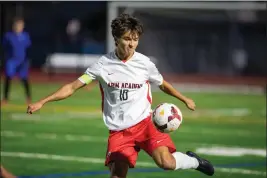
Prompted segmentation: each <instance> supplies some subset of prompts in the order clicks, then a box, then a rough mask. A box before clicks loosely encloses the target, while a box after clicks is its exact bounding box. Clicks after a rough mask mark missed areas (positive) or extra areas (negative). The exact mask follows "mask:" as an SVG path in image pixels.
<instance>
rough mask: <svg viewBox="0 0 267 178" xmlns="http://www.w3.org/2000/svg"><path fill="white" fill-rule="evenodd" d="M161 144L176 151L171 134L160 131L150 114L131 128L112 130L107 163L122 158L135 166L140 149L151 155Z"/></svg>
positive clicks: (131, 165)
mask: <svg viewBox="0 0 267 178" xmlns="http://www.w3.org/2000/svg"><path fill="white" fill-rule="evenodd" d="M159 146H167V147H168V148H169V151H170V152H171V153H173V152H175V151H176V147H175V145H174V143H173V142H172V140H171V138H170V136H169V135H168V134H166V133H161V132H159V131H158V130H157V129H156V128H155V126H154V124H153V122H152V121H151V116H149V117H148V118H146V119H144V120H143V121H141V122H140V123H138V124H136V125H134V126H132V127H130V128H127V129H124V130H121V131H110V134H109V138H108V148H107V154H106V162H105V165H106V166H107V165H108V164H109V163H110V162H112V161H117V160H121V161H127V162H128V163H129V167H130V168H133V167H135V164H136V160H137V156H138V152H139V151H140V149H143V150H144V151H145V152H147V153H148V154H149V155H150V156H151V155H152V152H153V151H154V150H155V149H156V148H157V147H159Z"/></svg>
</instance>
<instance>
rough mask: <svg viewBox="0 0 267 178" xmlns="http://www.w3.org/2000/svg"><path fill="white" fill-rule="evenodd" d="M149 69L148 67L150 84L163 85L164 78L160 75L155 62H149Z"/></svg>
mask: <svg viewBox="0 0 267 178" xmlns="http://www.w3.org/2000/svg"><path fill="white" fill-rule="evenodd" d="M147 67H148V77H149V82H151V83H153V84H155V85H158V86H159V85H161V84H162V83H163V77H162V75H161V74H160V72H159V70H158V68H157V67H156V65H155V64H154V63H153V62H151V61H148V62H147Z"/></svg>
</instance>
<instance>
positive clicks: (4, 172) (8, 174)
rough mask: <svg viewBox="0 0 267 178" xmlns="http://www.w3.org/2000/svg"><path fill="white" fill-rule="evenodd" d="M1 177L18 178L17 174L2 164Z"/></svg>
mask: <svg viewBox="0 0 267 178" xmlns="http://www.w3.org/2000/svg"><path fill="white" fill-rule="evenodd" d="M0 177H1V178H16V176H14V175H13V174H12V173H10V172H8V171H7V170H6V169H5V168H4V167H3V166H2V165H1V172H0Z"/></svg>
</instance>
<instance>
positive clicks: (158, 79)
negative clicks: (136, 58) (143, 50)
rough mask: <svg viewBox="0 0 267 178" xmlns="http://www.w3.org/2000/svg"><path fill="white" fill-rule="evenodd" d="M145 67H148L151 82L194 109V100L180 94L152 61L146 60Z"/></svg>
mask: <svg viewBox="0 0 267 178" xmlns="http://www.w3.org/2000/svg"><path fill="white" fill-rule="evenodd" d="M147 67H148V74H149V81H150V82H151V83H154V84H155V85H157V86H159V88H160V89H161V90H162V91H163V92H164V93H167V94H168V95H171V96H173V97H175V98H177V99H179V100H181V101H182V102H184V103H185V104H186V106H187V107H188V108H189V109H191V110H195V107H196V106H195V103H194V101H193V100H192V99H190V98H187V97H186V96H184V95H182V94H181V93H180V92H179V91H177V90H176V89H175V88H174V87H173V86H172V85H171V84H170V83H168V82H167V81H165V80H164V79H163V77H162V75H161V74H160V72H159V71H158V69H157V67H156V65H155V64H154V63H153V62H151V61H147Z"/></svg>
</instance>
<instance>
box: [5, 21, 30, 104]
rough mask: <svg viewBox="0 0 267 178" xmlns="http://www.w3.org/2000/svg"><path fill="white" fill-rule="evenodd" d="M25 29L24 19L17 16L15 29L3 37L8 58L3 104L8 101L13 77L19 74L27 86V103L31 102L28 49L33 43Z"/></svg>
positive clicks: (14, 24)
mask: <svg viewBox="0 0 267 178" xmlns="http://www.w3.org/2000/svg"><path fill="white" fill-rule="evenodd" d="M23 30H24V20H23V19H22V18H15V20H14V23H13V31H11V32H7V33H6V34H5V35H4V38H3V48H4V53H5V58H6V64H5V84H4V98H3V100H2V102H1V104H6V103H7V102H8V96H9V91H10V86H11V80H12V78H13V77H14V76H15V75H16V74H18V76H19V78H20V79H21V81H22V83H23V86H24V88H25V92H26V96H27V103H28V104H29V103H30V102H31V94H30V86H29V81H28V70H29V61H28V59H27V50H28V48H29V47H30V45H31V40H30V36H29V34H28V33H27V32H25V31H23Z"/></svg>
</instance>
